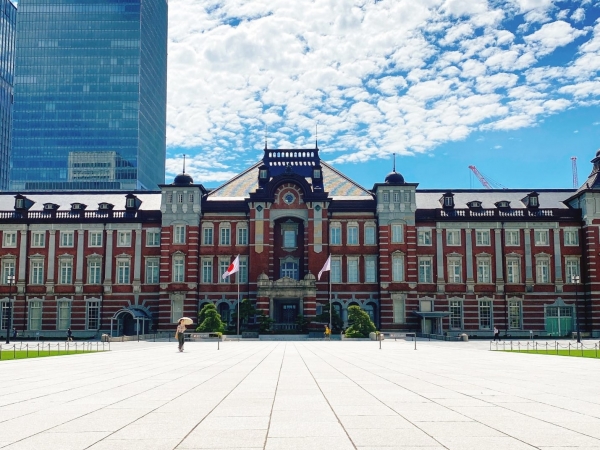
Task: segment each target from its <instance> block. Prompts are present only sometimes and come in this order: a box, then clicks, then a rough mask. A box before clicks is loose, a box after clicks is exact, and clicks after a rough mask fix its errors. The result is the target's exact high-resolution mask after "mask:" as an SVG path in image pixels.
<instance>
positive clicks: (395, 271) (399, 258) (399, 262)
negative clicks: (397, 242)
mask: <svg viewBox="0 0 600 450" xmlns="http://www.w3.org/2000/svg"><path fill="white" fill-rule="evenodd" d="M392 281H395V282H399V281H404V255H398V254H394V255H392Z"/></svg>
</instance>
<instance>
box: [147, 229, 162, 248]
mask: <svg viewBox="0 0 600 450" xmlns="http://www.w3.org/2000/svg"><path fill="white" fill-rule="evenodd" d="M146 247H160V231H146Z"/></svg>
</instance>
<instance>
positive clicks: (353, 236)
mask: <svg viewBox="0 0 600 450" xmlns="http://www.w3.org/2000/svg"><path fill="white" fill-rule="evenodd" d="M347 238H348V239H347V241H348V245H358V227H357V226H353V225H349V226H348V236H347Z"/></svg>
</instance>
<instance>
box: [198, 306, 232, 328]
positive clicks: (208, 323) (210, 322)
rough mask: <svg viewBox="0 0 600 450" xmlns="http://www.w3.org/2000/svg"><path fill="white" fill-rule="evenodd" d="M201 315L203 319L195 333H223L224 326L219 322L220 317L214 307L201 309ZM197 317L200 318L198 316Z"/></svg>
mask: <svg viewBox="0 0 600 450" xmlns="http://www.w3.org/2000/svg"><path fill="white" fill-rule="evenodd" d="M202 313H203V314H202ZM201 314H202V316H203V317H204V320H203V321H202V322H201V323H200V325H198V328H196V331H200V332H202V333H222V332H223V331H225V324H224V323H223V321H222V320H221V315H220V314H219V312H218V311H217V309H216V308H215V307H214V305H213V307H212V308H206V307H204V308H202V311H201ZM198 316H200V314H199V315H198Z"/></svg>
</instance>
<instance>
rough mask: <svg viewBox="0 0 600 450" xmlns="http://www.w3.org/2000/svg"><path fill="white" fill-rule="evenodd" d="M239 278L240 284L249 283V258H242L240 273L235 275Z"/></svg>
mask: <svg viewBox="0 0 600 450" xmlns="http://www.w3.org/2000/svg"><path fill="white" fill-rule="evenodd" d="M235 276H236V277H237V278H238V280H237V281H238V282H239V283H247V282H248V257H247V256H240V268H239V270H238V272H237V273H236V274H235Z"/></svg>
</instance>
